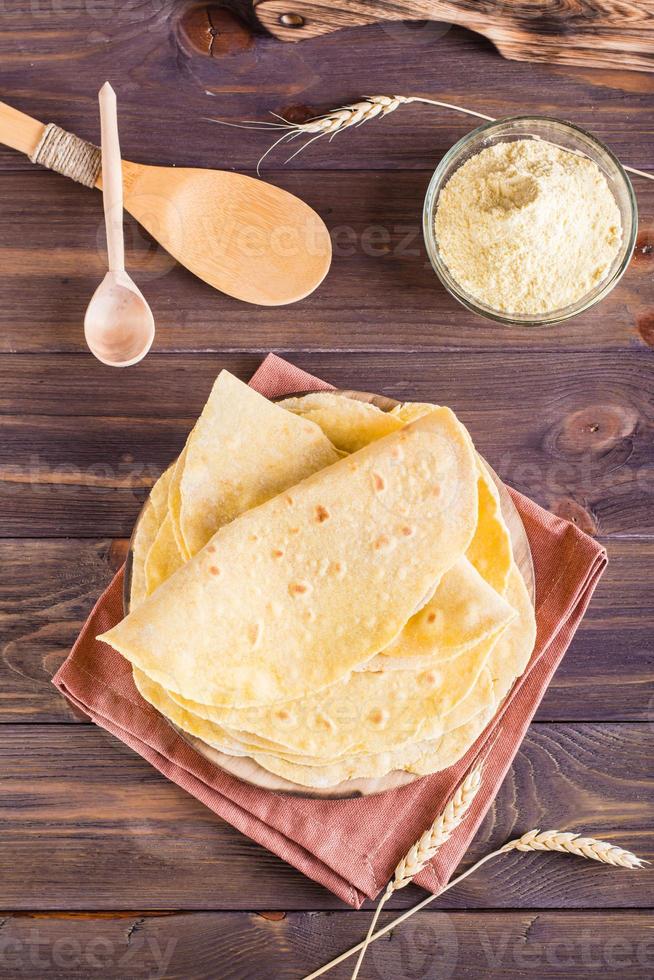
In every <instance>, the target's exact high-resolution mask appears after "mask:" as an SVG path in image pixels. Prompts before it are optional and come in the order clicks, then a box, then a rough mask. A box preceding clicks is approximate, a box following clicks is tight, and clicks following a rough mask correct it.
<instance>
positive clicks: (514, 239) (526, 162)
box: [423, 117, 638, 325]
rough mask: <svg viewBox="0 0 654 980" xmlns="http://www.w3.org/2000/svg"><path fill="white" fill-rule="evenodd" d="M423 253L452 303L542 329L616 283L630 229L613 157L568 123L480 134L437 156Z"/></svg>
mask: <svg viewBox="0 0 654 980" xmlns="http://www.w3.org/2000/svg"><path fill="white" fill-rule="evenodd" d="M423 219H424V234H425V242H426V245H427V251H428V253H429V257H430V260H431V262H432V265H433V267H434V269H435V271H436V273H437V274H438V276H439V278H440V279H441V281H442V282H443V284H444V285H445V287H446V288H447V289H448V290H449V292H450V293H452V295H453V296H454V297H455V298H456V299H458V300H459V301H460V302H461V303H463V304H464V305H465V306H467V307H468V308H469V309H471V310H473V311H474V312H476V313H479V314H481V315H482V316H487V317H490V318H491V319H495V320H499V321H502V322H507V323H519V324H527V325H529V324H532V325H537V324H548V323H555V322H558V321H560V320H565V319H568V318H569V317H571V316H575V315H576V314H577V313H580V312H581V311H582V310H586V309H589V308H590V307H591V306H593V305H594V304H595V303H597V302H599V300H600V299H602V298H603V297H604V296H605V295H606V294H607V293H608V292H610V290H611V289H612V288H613V287H614V286H615V284H616V283H617V282H618V280H619V279H620V277H621V276H622V274H623V272H624V270H625V269H626V267H627V265H628V263H629V260H630V258H631V255H632V252H633V248H634V243H635V239H636V231H637V224H638V221H637V208H636V202H635V197H634V194H633V189H632V187H631V183H630V181H629V178H628V177H627V175H626V174H625V172H624V170H623V168H622V167H621V165H620V163H619V162H618V160H617V159H616V158H615V157H614V156H613V154H612V153H611V152H610V151H609V150H608V149H607V148H606V147H604V146H602V144H601V143H599V141H598V140H596V139H595V138H594V137H592V136H590V135H589V134H587V133H584V132H583V131H582V130H579V129H577V127H574V126H572V125H571V124H569V123H563V122H561V121H559V120H556V119H547V118H545V117H517V118H514V119H504V120H499V121H497V122H493V123H489V124H487V125H484V126H480V127H479V128H478V129H476V130H474V131H473V132H472V133H470V134H469V135H468V136H466V137H464V139H462V140H460V141H459V143H457V144H456V145H455V146H454V147H453V148H452V149H451V150H450V151H449V153H447V154H446V155H445V157H444V158H443V160H442V161H441V163H440V164H439V166H438V168H437V170H436V172H435V173H434V176H433V177H432V180H431V183H430V185H429V189H428V191H427V196H426V199H425V208H424V215H423Z"/></svg>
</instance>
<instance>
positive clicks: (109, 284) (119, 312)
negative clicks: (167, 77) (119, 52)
mask: <svg viewBox="0 0 654 980" xmlns="http://www.w3.org/2000/svg"><path fill="white" fill-rule="evenodd" d="M99 101H100V124H101V129H102V173H103V174H104V186H103V199H104V220H105V225H106V230H107V256H108V259H109V271H108V272H107V274H106V276H105V277H104V279H103V280H102V282H101V283H100V285H99V286H98V288H97V289H96V291H95V292H94V294H93V297H92V299H91V302H90V303H89V305H88V308H87V310H86V316H85V317H84V336H85V337H86V343H87V344H88V345H89V348H90V350H91V352H92V353H93V354H95V356H96V357H97V358H98V360H99V361H102V363H103V364H108V365H109V366H110V367H128V366H129V365H130V364H136V363H137V362H138V361H140V360H141V358H143V357H145V355H146V354H147V352H148V351H149V350H150V347H151V346H152V341H153V340H154V318H153V316H152V311H151V309H150V307H149V306H148V304H147V302H146V301H145V299H144V297H143V295H142V294H141V291H140V290H139V289H138V287H137V286H136V284H135V283H134V282H132V280H131V278H130V277H129V276H128V274H127V273H126V272H125V243H124V238H123V175H122V169H121V165H120V143H119V140H118V118H117V112H116V93H115V92H114V90H113V89H112V87H111V85H110V84H109V82H105V84H104V85H103V86H102V88H101V89H100V96H99Z"/></svg>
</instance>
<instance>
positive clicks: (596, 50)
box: [255, 0, 654, 94]
mask: <svg viewBox="0 0 654 980" xmlns="http://www.w3.org/2000/svg"><path fill="white" fill-rule="evenodd" d="M255 12H256V15H257V17H258V19H259V21H260V22H261V24H262V25H263V26H264V27H265V28H266V29H267V30H268V31H270V33H271V34H274V36H275V37H277V38H279V39H280V40H281V41H302V40H305V39H307V38H312V37H317V36H318V35H320V34H327V33H330V32H331V31H338V30H341V29H342V28H344V27H356V26H359V25H361V24H372V23H376V22H384V21H386V22H393V21H408V20H425V21H437V22H445V23H446V24H457V25H459V26H461V27H467V28H469V29H470V30H472V31H475V32H477V33H478V34H483V35H484V37H487V38H488V39H489V40H490V41H492V43H493V44H494V45H495V47H496V48H497V49H498V51H499V52H500V53H501V54H502V55H504V57H505V58H510V59H512V60H514V61H546V62H555V63H558V64H568V65H587V66H591V67H597V68H617V69H620V68H621V69H624V68H630V69H632V70H634V71H654V0H624V2H622V0H620V2H618V0H560V2H556V0H531V2H530V0H488V2H484V3H479V2H478V0H259V2H258V3H256V4H255ZM388 94H391V93H388ZM402 94H404V93H402Z"/></svg>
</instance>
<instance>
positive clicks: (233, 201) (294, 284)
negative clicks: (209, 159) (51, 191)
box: [0, 102, 332, 306]
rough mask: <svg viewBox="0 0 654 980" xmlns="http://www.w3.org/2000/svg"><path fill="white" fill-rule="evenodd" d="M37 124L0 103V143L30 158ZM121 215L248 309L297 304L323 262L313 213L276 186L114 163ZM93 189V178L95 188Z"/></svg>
mask: <svg viewBox="0 0 654 980" xmlns="http://www.w3.org/2000/svg"><path fill="white" fill-rule="evenodd" d="M43 130H44V125H43V123H40V122H38V121H37V120H36V119H32V118H31V117H30V116H27V115H25V113H22V112H19V111H18V110H17V109H13V108H12V107H11V106H8V105H7V104H6V103H4V102H0V142H2V143H4V144H5V145H7V146H11V147H12V148H13V149H15V150H19V151H20V152H21V153H26V154H27V155H28V156H30V157H31V156H32V154H33V153H34V151H35V149H36V147H37V146H38V144H39V141H40V139H41V137H42V135H43ZM122 168H123V193H124V204H125V209H126V210H127V211H129V213H130V214H131V215H133V216H134V217H135V218H136V220H137V221H139V222H140V223H141V224H142V225H143V227H144V228H145V229H146V230H147V231H148V232H149V233H150V234H151V235H152V237H153V238H155V239H156V240H157V241H158V242H159V243H160V244H161V245H163V247H164V248H165V249H166V250H167V251H168V252H170V254H171V255H173V256H174V257H175V258H176V259H177V261H178V262H181V264H182V265H184V266H186V268H187V269H190V270H191V272H194V273H195V275H196V276H199V277H200V278H201V279H204V281H205V282H207V283H209V284H210V285H211V286H215V287H216V289H220V290H222V292H224V293H228V294H229V295H230V296H235V297H236V298H237V299H241V300H245V301H246V302H248V303H257V304H259V305H261V306H280V305H282V304H284V303H294V302H295V301H296V300H299V299H302V298H303V297H304V296H307V295H308V294H309V293H311V292H313V290H314V289H315V288H316V286H318V285H319V284H320V283H321V282H322V280H323V279H324V277H325V275H326V274H327V271H328V270H329V266H330V263H331V254H332V251H331V241H330V238H329V232H328V231H327V228H326V227H325V224H324V222H323V221H322V219H321V218H320V217H319V216H318V215H317V214H316V212H315V211H314V210H313V209H312V208H310V207H309V206H308V204H305V203H304V201H301V200H300V199H299V198H297V197H295V196H294V195H293V194H289V192H288V191H284V190H282V189H281V188H279V187H274V186H273V185H272V184H266V183H264V181H262V180H255V179H254V178H253V177H246V176H244V175H243V174H236V173H231V172H229V171H225V170H198V169H191V168H187V167H179V168H177V167H149V166H146V165H145V164H140V163H130V162H128V161H126V160H123V161H122ZM95 186H96V187H101V186H102V185H101V180H100V178H98V180H97V181H96V184H95Z"/></svg>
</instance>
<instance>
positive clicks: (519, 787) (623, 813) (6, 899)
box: [0, 724, 654, 910]
mask: <svg viewBox="0 0 654 980" xmlns="http://www.w3.org/2000/svg"><path fill="white" fill-rule="evenodd" d="M653 749H654V731H653V729H652V726H651V724H627V725H618V724H600V725H594V724H587V725H549V724H548V725H533V726H532V727H531V729H530V731H529V733H528V735H527V738H526V739H525V742H524V744H523V746H522V748H521V750H520V753H519V755H518V757H517V758H516V761H515V762H514V765H513V767H512V769H511V771H510V773H509V775H508V776H507V778H506V779H505V781H504V784H503V786H502V788H501V790H500V793H499V795H498V797H497V800H496V802H495V804H494V805H493V807H492V809H491V811H490V812H489V814H488V816H487V818H486V820H485V822H484V824H483V826H482V828H481V829H480V831H479V833H478V835H477V838H476V841H475V843H474V845H473V847H472V849H471V851H470V852H469V856H470V859H471V860H472V859H473V858H475V857H479V856H480V855H481V854H483V853H487V852H488V851H489V850H492V849H493V848H494V847H495V846H498V845H500V844H502V843H504V842H505V841H506V840H508V839H509V838H511V837H513V836H516V834H517V833H523V832H524V831H525V830H527V829H529V828H531V827H534V826H556V827H558V828H559V829H564V830H584V831H585V832H587V833H591V832H592V833H593V834H595V835H596V836H598V837H600V838H602V837H604V838H606V837H608V838H610V839H611V840H614V841H616V842H618V843H620V844H621V845H623V846H625V847H628V848H630V849H631V850H633V851H635V852H636V853H638V854H640V855H641V856H642V857H644V858H648V857H649V858H651V857H653V856H654V852H653V851H652V840H651V835H650V834H649V831H648V829H647V828H648V824H649V816H650V813H651V807H652V803H653V802H654V779H653V777H652V771H651V765H650V759H651V753H652V750H653ZM0 772H2V774H3V792H2V795H1V796H0V820H1V821H2V827H3V832H2V836H1V837H0V880H2V896H3V897H2V904H3V905H4V906H5V907H6V908H9V909H11V908H13V909H33V908H38V909H42V910H48V909H70V910H75V909H80V910H82V909H86V910H90V909H133V908H147V907H150V908H157V909H229V908H232V909H249V910H253V909H269V908H280V907H281V908H285V909H289V910H290V909H309V908H310V909H321V908H324V909H328V908H337V907H339V904H340V903H339V902H338V901H337V900H336V899H335V898H334V897H333V896H332V895H331V894H330V893H328V892H327V891H326V890H324V889H322V888H320V887H319V886H318V885H316V884H313V883H312V882H310V881H309V880H308V879H306V878H304V877H303V876H302V875H300V874H299V873H298V872H296V871H294V870H293V869H292V868H290V867H289V866H287V865H285V864H283V862H282V861H280V860H279V859H278V858H276V857H274V856H273V855H272V854H270V853H268V852H267V851H265V850H264V849H262V848H260V847H258V846H257V845H255V844H254V843H252V842H251V841H249V840H247V839H246V838H245V837H242V836H241V835H240V834H238V833H237V832H236V831H234V830H233V829H232V828H230V827H229V826H228V825H226V824H224V823H222V822H221V821H220V820H218V819H217V818H216V817H215V816H214V815H213V814H212V813H211V812H210V811H209V810H207V809H206V808H205V807H203V806H202V805H201V804H200V803H198V802H197V801H196V800H194V799H192V798H191V797H190V796H188V795H187V794H185V793H184V792H183V791H182V790H180V789H179V788H178V787H176V786H174V785H173V784H171V783H169V782H168V781H167V780H165V779H164V778H163V777H161V776H159V774H158V773H156V772H155V770H153V769H152V768H150V766H149V765H148V764H147V763H146V762H145V761H144V760H142V759H140V758H139V757H138V756H137V755H135V754H134V753H133V752H132V751H131V750H129V749H127V748H126V747H125V746H123V745H122V744H121V743H120V742H118V741H117V740H116V739H114V738H112V737H110V736H109V735H107V734H106V733H104V732H102V731H101V730H99V729H97V728H94V727H86V726H75V725H69V726H62V725H50V726H32V725H17V726H11V725H7V726H3V729H2V739H1V740H0ZM536 862H537V863H536ZM653 882H654V871H653V870H652V869H649V870H643V871H639V872H638V873H637V874H636V873H633V874H627V873H625V872H622V871H616V870H614V869H608V868H606V867H603V866H599V865H594V864H591V862H588V863H583V866H581V867H580V866H579V864H578V863H575V862H573V861H572V860H571V859H569V858H567V857H562V856H561V855H538V856H535V857H534V856H533V855H532V856H528V857H524V856H521V855H517V856H516V855H513V856H510V857H508V856H507V857H506V858H504V859H502V860H498V861H497V862H493V863H492V864H491V865H489V867H488V869H487V870H484V871H483V873H480V874H479V875H478V876H472V877H471V878H470V879H468V880H467V881H466V882H464V883H463V884H462V886H461V887H460V888H457V889H452V891H451V892H448V893H447V895H446V896H443V899H441V903H442V907H445V908H469V907H473V908H515V907H524V908H534V909H540V908H562V907H565V908H588V907H611V908H636V907H639V906H645V905H647V904H648V902H649V901H650V900H651V895H652V891H651V889H652V883H653ZM418 894H420V892H419V890H418V889H417V888H413V887H409V888H406V889H403V890H402V891H400V892H399V893H398V894H397V896H396V897H395V899H394V900H393V902H394V905H395V906H396V907H406V906H409V905H411V904H413V903H414V902H415V901H416V898H417V896H418Z"/></svg>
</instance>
